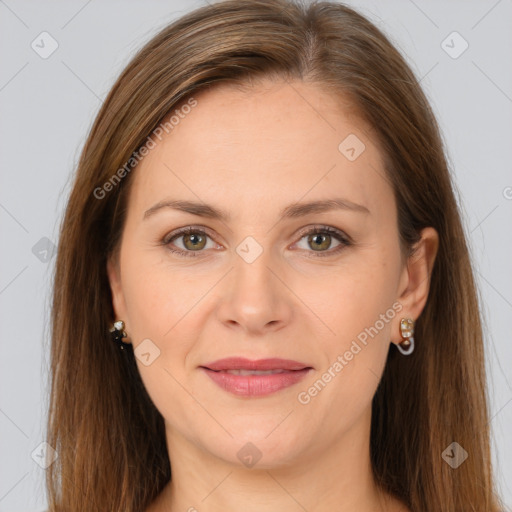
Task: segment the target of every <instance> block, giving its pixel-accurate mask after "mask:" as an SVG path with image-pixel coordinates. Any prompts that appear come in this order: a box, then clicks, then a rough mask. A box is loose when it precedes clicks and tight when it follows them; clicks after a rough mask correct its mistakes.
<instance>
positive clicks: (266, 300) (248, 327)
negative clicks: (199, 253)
mask: <svg viewBox="0 0 512 512" xmlns="http://www.w3.org/2000/svg"><path fill="white" fill-rule="evenodd" d="M271 260H272V258H271V255H270V252H269V251H263V252H262V253H261V254H260V255H259V256H258V257H257V258H256V259H255V260H254V261H252V262H249V261H250V260H247V261H246V260H245V259H244V258H243V257H239V256H238V255H236V257H235V258H234V263H233V265H234V268H233V269H232V270H231V272H230V273H229V275H228V276H227V277H226V280H225V283H224V289H223V293H222V296H221V302H220V303H219V305H218V307H217V314H218V318H219V320H220V321H221V322H222V323H223V324H225V325H226V326H227V327H229V328H230V329H238V330H240V331H241V333H243V334H245V335H265V334H268V333H271V332H275V331H278V330H280V329H282V328H283V327H285V326H286V325H288V324H289V323H290V321H291V318H292V314H293V294H292V293H291V292H290V289H289V288H287V286H286V282H285V279H283V276H281V275H279V274H280V272H279V268H280V267H279V265H277V264H276V262H275V261H271Z"/></svg>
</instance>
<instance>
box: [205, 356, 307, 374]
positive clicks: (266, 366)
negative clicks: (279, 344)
mask: <svg viewBox="0 0 512 512" xmlns="http://www.w3.org/2000/svg"><path fill="white" fill-rule="evenodd" d="M201 366H202V367H203V368H208V369H210V370H215V371H220V370H303V369H305V368H311V366H308V365H307V364H304V363H301V362H299V361H293V360H291V359H280V358H277V357H274V358H270V359H257V360H255V361H252V360H250V359H246V358H245V357H226V358H224V359H219V360H217V361H212V362H211V363H207V364H204V365H201Z"/></svg>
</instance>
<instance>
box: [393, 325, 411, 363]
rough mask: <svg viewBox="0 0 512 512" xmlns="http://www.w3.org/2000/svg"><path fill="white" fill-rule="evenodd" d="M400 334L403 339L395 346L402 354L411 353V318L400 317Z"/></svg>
mask: <svg viewBox="0 0 512 512" xmlns="http://www.w3.org/2000/svg"><path fill="white" fill-rule="evenodd" d="M400 334H401V335H402V338H403V341H402V342H401V343H399V344H398V345H397V346H396V348H397V349H398V350H399V351H400V352H401V353H402V354H403V355H404V356H408V355H410V354H412V352H413V350H414V336H413V335H414V320H413V319H412V318H402V319H401V320H400Z"/></svg>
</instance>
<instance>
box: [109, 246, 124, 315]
mask: <svg viewBox="0 0 512 512" xmlns="http://www.w3.org/2000/svg"><path fill="white" fill-rule="evenodd" d="M107 275H108V280H109V283H110V291H111V293H112V307H113V309H114V314H115V318H114V321H115V320H123V321H124V323H125V325H127V324H128V321H127V320H128V319H127V318H126V316H127V315H126V304H125V300H124V295H123V288H122V286H121V269H120V264H119V258H118V257H116V256H115V255H111V256H109V258H108V260H107Z"/></svg>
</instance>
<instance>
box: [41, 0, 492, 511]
mask: <svg viewBox="0 0 512 512" xmlns="http://www.w3.org/2000/svg"><path fill="white" fill-rule="evenodd" d="M264 79H272V80H286V81H288V80H301V81H303V82H304V83H307V84H314V85H316V86H319V87H322V90H325V91H326V92H328V93H329V94H331V95H333V97H336V98H338V97H339V98H345V99H347V98H348V99H349V103H350V105H351V106H353V107H354V108H355V110H356V112H357V113H358V115H359V116H360V118H361V119H363V120H365V121H366V122H367V123H368V124H369V126H371V129H372V132H373V133H374V135H375V137H376V139H377V140H378V143H379V146H380V148H381V152H382V157H383V161H384V162H385V172H386V176H387V178H388V180H389V182H390V184H391V185H392V188H393V191H394V195H395V200H396V205H397V215H398V230H399V236H400V242H401V244H402V247H405V248H407V250H408V251H409V253H410V251H412V250H413V248H414V244H415V243H416V242H417V241H418V240H419V233H420V231H421V229H423V228H424V227H427V226H431V227H433V228H435V230H436V231H437V233H438V235H439V249H438V253H437V258H436V261H435V264H434V267H433V269H432V272H431V275H430V280H431V282H430V293H429V298H428V300H427V303H426V305H425V308H424V310H423V312H422V314H421V315H420V317H419V318H418V320H417V322H416V329H415V338H416V349H415V353H414V355H413V356H411V357H403V356H401V355H400V354H398V353H397V351H396V350H395V349H394V347H393V348H392V349H390V350H389V354H388V358H387V362H386V366H385V369H384V373H383V376H382V379H381V381H380V384H379V386H378V389H377V391H376V394H375V396H374V398H373V402H372V423H371V434H370V457H371V463H372V471H373V475H374V479H375V481H376V483H377V484H378V485H379V486H380V487H381V488H382V489H384V490H385V491H386V492H389V493H390V494H392V495H394V496H396V497H397V498H398V499H400V500H402V501H403V502H404V503H405V504H407V505H408V506H409V507H410V508H411V510H413V511H418V512H419V511H424V512H432V511H434V510H435V511H436V512H445V511H446V512H448V511H451V512H453V511H465V512H467V511H478V512H495V511H498V510H499V498H498V496H497V494H496V493H495V491H494V487H493V486H494V484H493V476H492V468H491V455H490V441H489V435H490V433H489V413H488V397H487V391H486V389H487V388H486V377H485V372H484V371H485V364H484V347H483V336H482V325H481V318H480V309H479V299H478V295H477V290H476V287H475V281H474V276H473V269H472V264H471V261H470V254H469V251H468V246H467V242H466V238H465V234H464V229H463V225H462V222H461V218H460V214H459V211H458V207H457V202H456V198H455V193H454V185H453V184H452V180H451V176H450V173H449V169H448V164H447V158H446V155H445V151H444V146H443V141H442V138H441V136H440V132H439V128H438V125H437V122H436V120H435V117H434V114H433V112H432V110H431V107H430V106H429V103H428V101H427V99H426V97H425V94H424V93H423V91H422V89H421V87H420V84H419V81H418V79H417V78H416V77H415V75H414V73H413V72H412V71H411V69H410V68H409V66H408V65H407V63H406V61H405V59H404V58H403V56H402V55H401V54H400V53H399V51H398V50H397V49H396V48H395V47H394V46H393V44H392V43H391V42H390V41H389V39H388V38H387V37H386V36H385V35H384V33H383V32H382V31H381V30H380V29H379V28H377V27H376V26H375V25H374V24H372V23H371V22H370V21H369V20H367V19H366V18H365V17H363V16H362V15H361V14H359V13H357V12H356V11H354V10H353V9H351V8H349V7H347V6H345V5H343V4H339V3H334V2H324V1H313V2H311V3H310V4H309V5H308V4H307V3H305V2H304V1H302V0H297V1H293V0H256V1H253V0H250V1H247V0H242V1H240V0H236V1H235V0H228V1H221V2H218V3H214V4H211V5H208V6H205V7H202V8H199V9H196V10H194V11H192V12H190V13H188V14H186V15H184V16H183V17H181V18H179V19H177V20H176V21H174V22H172V23H171V24H169V25H168V26H166V27H165V28H164V29H163V30H161V31H160V32H159V33H158V34H157V35H156V36H155V37H153V38H152V39H151V40H150V41H149V42H147V43H146V44H145V45H144V46H143V47H142V49H140V51H138V53H137V54H136V55H135V56H134V57H133V59H132V60H131V61H130V62H129V64H128V65H127V67H126V68H125V69H124V70H123V72H122V73H121V75H120V76H119V78H118V79H117V81H116V82H115V84H114V85H113V87H112V89H111V91H110V92H109V94H108V96H107V98H106V100H105V101H104V103H103V105H102V107H101V109H100V111H99V113H98V115H97V117H96V119H95V121H94V124H93V126H92V128H91V131H90V133H89V136H88V138H87V140H86V142H85V145H84V147H83V150H82V153H81V156H80V159H79V162H78V167H77V170H76V174H75V176H74V183H73V187H72V190H71V192H70V196H69V200H68V203H67V208H66V211H65V214H64V217H63V220H62V223H61V226H60V242H59V246H58V254H57V259H56V265H55V274H54V281H53V295H52V312H51V347H50V357H51V369H50V371H51V385H50V402H49V413H48V423H47V442H48V443H49V444H50V445H51V446H52V447H53V448H54V449H55V450H57V452H58V459H57V460H56V461H55V462H54V463H53V464H52V465H51V466H50V467H49V468H48V470H47V476H46V487H47V491H48V498H49V509H50V511H51V512H60V511H70V510H73V511H74V512H82V511H84V512H85V511H87V512H90V511H91V510H109V511H119V512H121V511H122V512H138V511H141V510H144V508H145V507H146V506H148V505H149V503H151V501H153V499H154V498H155V497H156V496H157V495H158V494H159V493H160V492H161V491H162V489H163V487H164V486H165V485H166V484H167V482H168V481H169V480H170V478H171V467H170V461H169V457H168V453H167V447H166V438H165V428H164V419H163V417H162V415H161V414H160V413H159V411H158V410H157V409H156V407H155V406H154V404H153V402H152V401H151V398H150V397H149V395H148V393H147V391H146V389H145V387H144V385H143V383H142V381H141V378H140V375H139V373H138V370H137V366H136V363H135V358H134V354H133V348H132V347H131V346H130V345H126V348H125V351H124V352H121V351H119V348H118V347H117V346H116V345H115V344H114V343H113V342H112V341H111V339H110V334H109V332H108V330H109V327H110V325H111V324H112V322H113V320H115V318H114V311H113V306H112V296H111V292H110V288H109V281H108V276H107V270H106V264H107V260H108V258H109V257H110V256H112V255H114V254H116V251H117V250H118V249H119V246H120V240H121V233H122V230H123V225H124V220H125V215H126V211H127V204H128V199H127V198H128V191H129V190H130V188H129V187H130V183H131V182H132V176H133V173H134V172H137V171H136V170H134V171H132V172H128V171H126V165H125V164H126V162H129V161H130V159H131V158H133V156H134V155H138V151H139V150H140V149H141V148H142V146H143V145H144V143H145V142H146V140H147V138H148V135H149V134H151V133H152V132H153V130H155V129H156V128H157V127H158V126H159V124H160V123H162V122H163V121H164V120H165V119H166V118H167V116H169V114H170V113H172V111H173V109H175V108H176V106H177V105H178V104H180V102H181V103H182V102H185V101H186V100H187V99H190V98H192V95H193V94H194V93H199V91H201V90H208V89H210V90H211V89H212V88H213V87H214V86H215V84H232V85H235V86H239V87H243V86H245V85H250V84H252V83H254V81H258V80H264ZM213 129H214V128H213ZM120 169H124V170H125V172H124V173H122V174H123V176H121V175H120V174H118V176H119V177H120V178H121V177H122V179H119V180H117V182H116V183H115V186H114V185H112V186H110V187H108V193H104V194H103V196H104V197H99V194H97V193H95V191H97V190H99V188H102V189H103V190H104V191H105V190H107V187H106V186H104V185H105V183H106V182H109V180H110V183H112V181H111V180H112V177H113V176H114V175H115V174H116V172H117V171H118V170H120ZM453 441H456V442H458V443H459V444H460V445H461V446H462V447H463V448H464V449H465V450H466V451H467V452H468V453H469V457H468V458H467V460H466V461H465V462H464V463H463V464H462V465H460V467H458V468H457V469H456V470H454V469H452V468H451V467H450V466H449V465H448V464H447V463H446V462H445V461H444V460H443V458H442V452H443V451H444V450H445V449H446V448H447V446H448V445H450V443H452V442H453Z"/></svg>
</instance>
